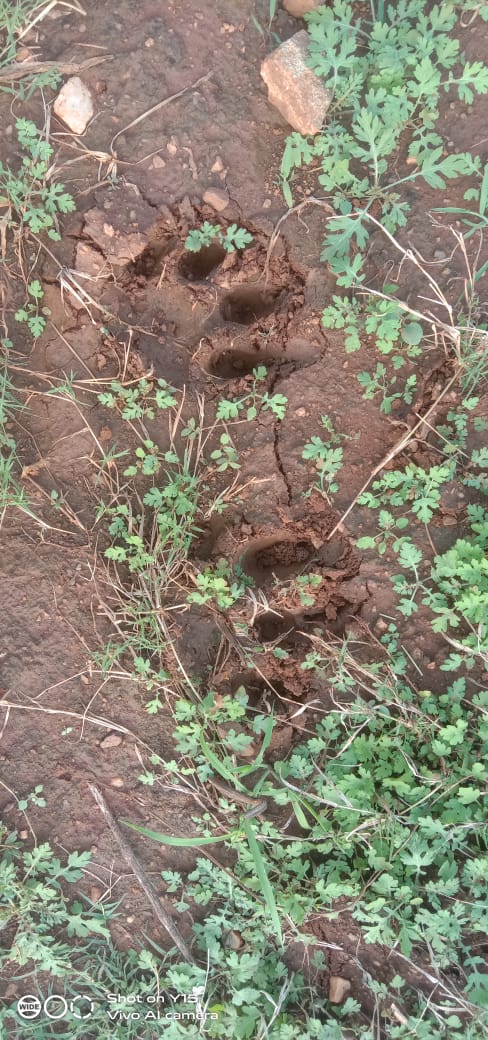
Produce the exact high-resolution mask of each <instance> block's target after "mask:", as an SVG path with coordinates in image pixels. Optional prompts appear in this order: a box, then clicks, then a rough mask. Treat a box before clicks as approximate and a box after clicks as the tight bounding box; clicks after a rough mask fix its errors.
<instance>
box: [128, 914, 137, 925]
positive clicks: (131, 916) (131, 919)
mask: <svg viewBox="0 0 488 1040" xmlns="http://www.w3.org/2000/svg"><path fill="white" fill-rule="evenodd" d="M126 921H127V924H134V921H135V917H134V914H129V916H128V917H126Z"/></svg>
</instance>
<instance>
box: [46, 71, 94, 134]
mask: <svg viewBox="0 0 488 1040" xmlns="http://www.w3.org/2000/svg"><path fill="white" fill-rule="evenodd" d="M54 111H55V113H56V115H57V116H58V118H59V119H62V121H63V123H66V126H68V127H69V129H70V130H72V131H73V133H74V134H82V133H84V131H85V130H86V128H87V125H88V123H89V122H90V119H91V118H92V117H93V112H94V108H93V101H92V97H91V94H90V91H89V90H88V87H85V84H84V83H83V80H81V79H80V77H79V76H71V78H70V79H68V80H66V83H65V84H64V86H62V87H61V90H60V91H59V94H58V96H57V98H56V100H55V102H54Z"/></svg>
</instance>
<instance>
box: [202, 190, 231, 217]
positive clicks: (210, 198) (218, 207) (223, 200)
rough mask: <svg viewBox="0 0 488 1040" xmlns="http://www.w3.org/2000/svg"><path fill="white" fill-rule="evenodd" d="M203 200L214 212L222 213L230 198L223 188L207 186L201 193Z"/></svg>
mask: <svg viewBox="0 0 488 1040" xmlns="http://www.w3.org/2000/svg"><path fill="white" fill-rule="evenodd" d="M203 201H204V202H206V204H207V206H211V207H212V209H214V210H215V211H216V213H223V211H224V209H227V206H228V205H229V202H230V199H229V196H228V194H227V192H226V191H225V190H224V188H207V190H206V191H205V192H204V193H203Z"/></svg>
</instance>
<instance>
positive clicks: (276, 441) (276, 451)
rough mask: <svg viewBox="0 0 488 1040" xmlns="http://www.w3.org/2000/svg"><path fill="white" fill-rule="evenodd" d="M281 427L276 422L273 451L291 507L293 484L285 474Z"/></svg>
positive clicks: (288, 503)
mask: <svg viewBox="0 0 488 1040" xmlns="http://www.w3.org/2000/svg"><path fill="white" fill-rule="evenodd" d="M279 426H280V423H279V420H278V422H275V424H274V426H273V450H274V456H275V459H276V465H277V467H278V470H279V472H280V474H281V477H282V480H283V483H284V485H285V488H286V495H287V503H286V504H287V505H288V506H290V505H291V499H292V494H291V484H290V482H289V480H288V477H287V475H286V473H285V468H284V466H283V462H282V459H281V454H280V434H279Z"/></svg>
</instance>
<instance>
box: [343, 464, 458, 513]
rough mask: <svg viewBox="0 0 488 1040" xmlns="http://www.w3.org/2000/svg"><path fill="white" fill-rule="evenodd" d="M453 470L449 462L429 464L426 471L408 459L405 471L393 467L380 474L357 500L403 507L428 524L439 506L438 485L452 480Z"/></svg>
mask: <svg viewBox="0 0 488 1040" xmlns="http://www.w3.org/2000/svg"><path fill="white" fill-rule="evenodd" d="M454 470H455V466H454V465H453V464H452V462H450V461H448V462H446V463H444V464H443V465H442V466H431V468H430V469H429V470H425V469H422V467H421V466H417V465H416V464H415V463H413V462H409V463H408V465H407V466H406V467H405V469H404V470H399V469H392V470H387V471H386V472H385V473H383V475H382V476H381V477H380V478H379V479H378V480H375V481H374V482H373V485H372V490H371V491H365V492H364V494H362V495H361V497H360V498H359V500H358V501H359V503H360V504H361V505H365V506H368V507H369V508H370V509H379V508H380V506H387V507H392V506H395V507H404V508H405V507H406V508H407V509H408V510H410V509H411V511H412V513H413V514H414V515H415V516H416V517H417V519H418V520H420V521H421V522H422V523H424V524H427V523H428V522H429V520H431V519H432V517H433V515H434V513H435V511H436V510H437V509H438V508H439V505H440V500H441V488H442V487H443V485H445V484H447V483H449V481H450V480H452V477H453V475H454Z"/></svg>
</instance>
